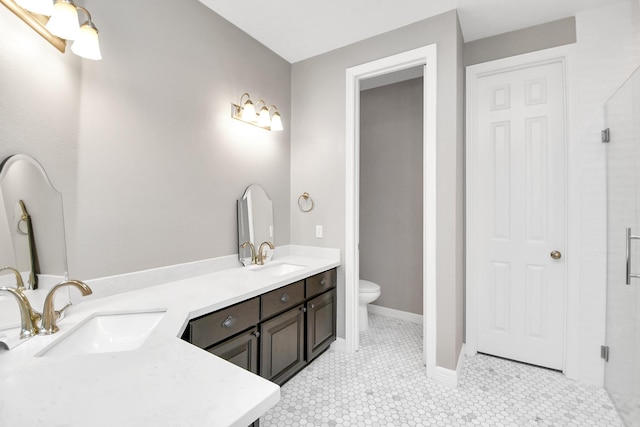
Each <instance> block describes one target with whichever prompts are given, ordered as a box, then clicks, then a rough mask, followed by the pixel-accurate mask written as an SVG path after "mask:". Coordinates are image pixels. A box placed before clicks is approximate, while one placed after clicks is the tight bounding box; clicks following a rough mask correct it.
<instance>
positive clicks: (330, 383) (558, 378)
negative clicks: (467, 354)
mask: <svg viewBox="0 0 640 427" xmlns="http://www.w3.org/2000/svg"><path fill="white" fill-rule="evenodd" d="M369 327H370V329H369V331H367V332H366V333H363V334H362V335H361V337H360V350H359V351H358V352H357V353H355V354H349V353H346V352H343V351H335V350H333V349H329V350H328V351H327V352H325V353H324V354H323V355H321V356H320V357H318V359H316V360H315V361H313V362H312V363H311V364H310V365H309V366H308V367H307V368H306V369H304V370H303V371H302V372H300V373H299V374H298V375H297V376H295V377H294V378H293V379H291V380H290V381H289V382H288V383H286V384H285V385H284V386H283V387H282V397H281V400H280V402H279V403H278V405H276V406H275V407H274V408H273V409H272V410H271V411H269V412H267V413H266V414H265V416H264V417H262V418H261V420H260V425H261V426H264V427H268V426H278V427H280V426H558V427H560V426H562V427H565V426H576V427H577V426H597V427H601V426H602V427H604V426H607V427H622V426H623V424H622V421H621V420H620V417H619V416H618V414H617V412H616V410H615V408H614V406H613V404H612V403H611V400H610V399H609V396H608V394H607V392H606V391H605V390H604V389H602V388H598V387H593V386H589V385H584V384H580V383H577V382H575V381H572V380H568V379H566V378H565V377H564V376H563V375H562V374H561V373H558V372H555V371H550V370H546V369H542V368H537V367H533V366H529V365H524V364H520V363H515V362H511V361H506V360H502V359H498V358H495V357H490V356H485V355H477V356H474V357H471V358H467V359H466V361H465V365H464V369H463V372H462V375H461V379H460V383H459V385H458V387H457V388H451V387H448V386H444V385H441V384H438V383H436V382H434V381H432V380H428V379H427V378H426V373H425V368H424V366H423V364H422V353H421V349H422V327H421V326H420V325H415V324H412V323H408V322H404V321H401V320H397V319H390V318H387V317H383V316H378V315H371V314H370V315H369Z"/></svg>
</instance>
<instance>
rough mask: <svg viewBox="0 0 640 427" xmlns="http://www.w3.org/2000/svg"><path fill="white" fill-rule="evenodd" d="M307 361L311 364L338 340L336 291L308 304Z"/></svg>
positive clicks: (324, 294) (316, 298)
mask: <svg viewBox="0 0 640 427" xmlns="http://www.w3.org/2000/svg"><path fill="white" fill-rule="evenodd" d="M306 314H307V334H306V335H307V342H306V344H307V345H306V360H307V362H311V361H312V360H313V359H315V358H316V357H317V356H318V355H320V354H321V353H322V352H323V351H325V350H326V349H327V348H329V346H330V345H331V343H332V342H334V341H335V340H336V290H335V289H332V290H330V291H328V292H325V293H323V294H321V295H319V296H317V297H315V298H313V299H311V300H309V302H307V313H306Z"/></svg>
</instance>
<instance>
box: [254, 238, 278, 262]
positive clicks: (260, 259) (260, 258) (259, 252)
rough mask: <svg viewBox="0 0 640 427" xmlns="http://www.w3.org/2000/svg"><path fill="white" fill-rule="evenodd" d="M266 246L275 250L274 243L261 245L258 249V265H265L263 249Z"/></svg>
mask: <svg viewBox="0 0 640 427" xmlns="http://www.w3.org/2000/svg"><path fill="white" fill-rule="evenodd" d="M264 245H267V246H269V247H270V248H271V249H272V250H273V249H275V247H274V246H273V243H271V242H262V243H260V247H259V248H258V264H259V265H264V253H263V251H262V248H263V247H264Z"/></svg>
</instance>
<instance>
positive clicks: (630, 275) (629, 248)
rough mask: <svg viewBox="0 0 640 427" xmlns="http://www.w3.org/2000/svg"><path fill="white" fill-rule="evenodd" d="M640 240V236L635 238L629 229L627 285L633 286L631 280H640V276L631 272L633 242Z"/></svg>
mask: <svg viewBox="0 0 640 427" xmlns="http://www.w3.org/2000/svg"><path fill="white" fill-rule="evenodd" d="M634 239H635V240H638V239H640V236H633V235H632V234H631V228H629V227H627V285H631V278H632V277H633V278H639V277H640V274H634V273H632V272H631V240H634Z"/></svg>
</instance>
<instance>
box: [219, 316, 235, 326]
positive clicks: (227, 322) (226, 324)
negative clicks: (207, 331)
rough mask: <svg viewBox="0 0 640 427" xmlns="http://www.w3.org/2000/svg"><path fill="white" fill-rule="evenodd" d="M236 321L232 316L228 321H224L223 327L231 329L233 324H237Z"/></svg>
mask: <svg viewBox="0 0 640 427" xmlns="http://www.w3.org/2000/svg"><path fill="white" fill-rule="evenodd" d="M235 320H236V319H234V318H233V317H232V316H228V317H227V318H226V319H224V322H222V327H223V328H230V327H231V326H232V325H233V323H234V322H235Z"/></svg>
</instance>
